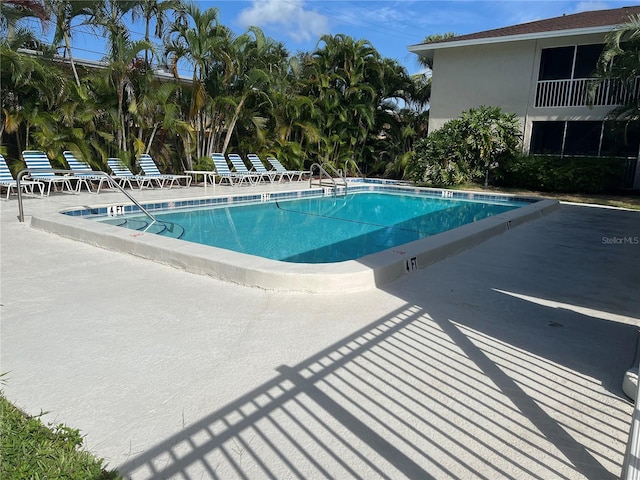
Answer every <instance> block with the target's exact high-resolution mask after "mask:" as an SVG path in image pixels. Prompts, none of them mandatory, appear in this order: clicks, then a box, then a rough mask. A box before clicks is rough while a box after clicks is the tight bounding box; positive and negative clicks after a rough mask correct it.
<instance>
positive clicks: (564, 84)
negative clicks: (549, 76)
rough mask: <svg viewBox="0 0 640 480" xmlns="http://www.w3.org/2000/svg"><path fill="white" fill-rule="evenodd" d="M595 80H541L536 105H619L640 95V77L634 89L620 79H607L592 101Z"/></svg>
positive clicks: (538, 84) (544, 106) (538, 106)
mask: <svg viewBox="0 0 640 480" xmlns="http://www.w3.org/2000/svg"><path fill="white" fill-rule="evenodd" d="M594 81H595V80H594V79H592V78H579V79H567V80H540V81H538V83H537V86H536V99H535V107H537V108H548V107H587V106H594V107H617V106H620V105H624V104H626V103H628V102H629V101H630V100H632V99H634V98H638V96H639V95H640V77H638V78H636V81H635V84H634V86H633V88H632V89H626V88H624V87H623V86H622V82H620V80H615V79H613V80H605V81H604V82H603V83H602V84H600V85H599V86H598V87H597V88H596V91H595V95H594V97H593V102H592V103H590V98H589V88H590V86H591V84H592V82H594Z"/></svg>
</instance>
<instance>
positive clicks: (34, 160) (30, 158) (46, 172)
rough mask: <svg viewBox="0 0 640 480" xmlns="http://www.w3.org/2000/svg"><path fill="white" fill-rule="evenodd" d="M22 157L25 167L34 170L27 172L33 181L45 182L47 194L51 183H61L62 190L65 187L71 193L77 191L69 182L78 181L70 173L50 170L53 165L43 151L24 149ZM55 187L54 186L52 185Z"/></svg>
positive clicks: (49, 191)
mask: <svg viewBox="0 0 640 480" xmlns="http://www.w3.org/2000/svg"><path fill="white" fill-rule="evenodd" d="M22 158H23V159H24V162H25V164H26V165H27V168H28V169H30V170H34V171H31V172H29V178H30V179H31V180H34V181H38V182H43V183H45V184H47V196H49V194H50V193H51V185H61V186H62V190H61V191H63V192H64V190H65V188H66V189H67V190H68V191H69V192H72V193H77V191H78V189H77V188H75V189H74V188H73V187H72V185H71V183H72V182H73V181H76V182H77V181H78V179H77V178H74V177H73V176H72V175H56V174H55V173H53V172H51V170H53V167H52V166H51V162H50V161H49V157H47V154H46V153H44V152H38V151H35V150H25V151H24V152H22ZM54 188H55V187H54Z"/></svg>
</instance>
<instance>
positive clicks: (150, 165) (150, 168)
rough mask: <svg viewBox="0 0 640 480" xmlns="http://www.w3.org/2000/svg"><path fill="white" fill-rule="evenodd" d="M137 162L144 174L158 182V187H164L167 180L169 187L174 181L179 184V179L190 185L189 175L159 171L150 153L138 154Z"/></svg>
mask: <svg viewBox="0 0 640 480" xmlns="http://www.w3.org/2000/svg"><path fill="white" fill-rule="evenodd" d="M138 164H139V165H140V168H141V169H142V171H143V172H144V176H145V177H148V178H152V179H153V180H155V181H156V182H158V186H159V187H160V188H164V186H165V183H167V182H168V183H169V188H171V187H173V185H174V184H175V183H177V184H178V185H180V180H184V181H185V183H186V186H187V187H188V186H189V185H191V175H171V174H168V173H161V172H160V170H158V166H157V165H156V162H154V161H153V158H151V155H148V154H146V153H143V154H142V155H140V158H138Z"/></svg>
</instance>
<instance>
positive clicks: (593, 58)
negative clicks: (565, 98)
mask: <svg viewBox="0 0 640 480" xmlns="http://www.w3.org/2000/svg"><path fill="white" fill-rule="evenodd" d="M603 49H604V45H602V44H595V45H579V46H578V47H577V50H576V65H575V67H574V69H573V78H591V77H593V72H594V71H595V69H596V67H597V66H598V59H599V58H600V54H602V50H603Z"/></svg>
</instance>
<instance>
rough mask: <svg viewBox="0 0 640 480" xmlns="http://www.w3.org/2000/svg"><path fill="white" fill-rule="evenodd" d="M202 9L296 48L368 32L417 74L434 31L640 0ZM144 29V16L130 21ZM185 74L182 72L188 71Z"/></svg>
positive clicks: (270, 0) (294, 3)
mask: <svg viewBox="0 0 640 480" xmlns="http://www.w3.org/2000/svg"><path fill="white" fill-rule="evenodd" d="M195 3H197V4H198V6H199V7H200V9H201V10H206V9H208V8H217V9H218V13H219V20H220V23H222V24H223V25H226V26H227V27H229V28H231V29H232V30H233V31H234V33H236V34H241V33H243V32H244V31H246V29H247V27H249V26H251V25H256V26H258V27H260V28H261V29H262V30H263V31H264V33H265V34H266V35H267V36H269V37H272V38H273V39H275V40H277V41H280V42H282V43H284V44H285V46H286V47H287V49H288V50H289V52H290V53H292V54H293V53H296V52H298V51H313V50H314V48H315V47H316V45H317V43H318V40H319V38H320V37H321V36H322V35H324V34H332V35H335V34H338V33H342V34H346V35H349V36H351V37H353V38H355V39H356V40H359V39H366V40H368V41H369V42H371V44H372V45H373V46H374V47H375V48H376V50H378V52H379V53H380V54H381V55H382V56H383V57H388V58H393V59H395V60H397V61H398V62H400V63H401V64H402V65H404V66H405V67H406V68H407V70H408V72H409V73H410V74H414V73H418V72H419V71H420V70H421V67H420V66H419V65H418V63H417V61H416V55H415V54H413V53H410V52H409V51H408V50H407V47H408V46H409V45H413V44H417V43H421V42H422V41H423V40H424V38H425V37H427V36H428V35H432V34H441V33H448V32H453V33H455V34H457V35H463V34H467V33H474V32H481V31H484V30H490V29H494V28H500V27H506V26H509V25H516V24H519V23H525V22H531V21H535V20H542V19H545V18H551V17H556V16H560V15H563V14H573V13H579V12H583V11H587V10H602V9H608V8H620V7H623V6H631V5H639V4H640V1H637V0H591V1H588V0H583V1H563V0H529V1H521V0H501V1H482V0H449V1H437V0H368V1H359V0H355V1H345V0H249V1H245V0H222V1H220V0H218V1H212V0H200V1H196V2H195ZM130 28H131V32H132V37H133V38H134V39H136V40H137V39H140V38H141V37H142V36H143V32H144V26H143V24H142V23H138V24H136V25H131V26H130ZM101 42H102V41H101V39H99V38H97V37H96V36H95V35H90V34H86V35H82V34H81V33H80V32H77V33H74V38H73V43H74V56H75V57H77V58H87V59H99V58H100V56H101V54H100V52H103V51H104V48H103V46H102V45H103V44H102V43H101ZM181 73H182V72H181Z"/></svg>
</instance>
